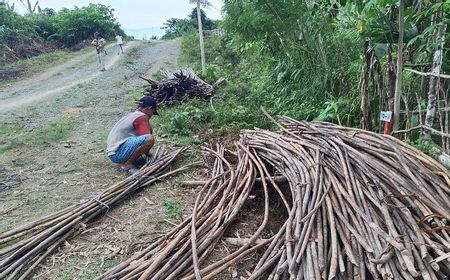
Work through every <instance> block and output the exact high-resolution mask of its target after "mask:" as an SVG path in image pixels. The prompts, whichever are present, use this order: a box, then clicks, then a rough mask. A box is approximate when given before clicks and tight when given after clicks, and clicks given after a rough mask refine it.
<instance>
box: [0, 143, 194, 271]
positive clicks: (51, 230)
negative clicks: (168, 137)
mask: <svg viewBox="0 0 450 280" xmlns="http://www.w3.org/2000/svg"><path fill="white" fill-rule="evenodd" d="M185 150H186V148H181V149H178V150H176V151H173V152H170V153H167V152H165V151H163V150H158V152H156V153H155V154H154V156H153V157H152V159H151V160H150V161H149V162H148V163H147V164H146V165H145V166H144V167H142V168H141V169H140V170H139V172H137V173H135V174H134V175H133V176H130V177H128V178H126V179H124V180H122V181H120V182H118V183H116V184H114V185H112V186H110V187H109V188H107V189H106V190H105V191H103V192H102V193H100V194H98V195H97V196H95V197H94V198H92V199H88V200H86V201H84V202H82V203H79V204H76V205H73V206H71V207H68V208H66V209H63V210H61V211H59V212H57V213H54V214H51V215H48V216H46V217H44V218H42V219H39V220H37V221H35V222H32V223H29V224H26V225H24V226H21V227H18V228H16V229H13V230H10V231H8V232H4V233H2V234H0V279H17V278H18V279H26V277H28V276H29V275H30V274H31V273H32V272H33V270H34V269H35V268H36V267H37V266H38V265H39V264H40V263H41V262H43V261H44V260H45V259H46V257H47V256H48V255H49V254H51V253H52V252H53V251H54V250H55V249H57V248H58V247H59V246H60V245H61V243H63V242H64V241H65V240H67V239H68V238H70V237H73V236H74V235H76V234H77V233H79V231H80V230H83V228H84V227H86V225H87V224H89V222H91V221H92V220H94V219H95V218H98V217H99V216H101V215H103V214H104V213H106V212H108V211H109V210H110V208H111V207H113V206H115V205H116V204H118V203H119V202H120V201H122V200H123V199H124V198H126V197H127V196H128V195H129V194H131V193H132V192H134V191H136V190H137V189H139V188H142V187H144V186H148V185H149V184H151V183H153V182H155V181H157V180H161V179H163V178H166V177H167V176H171V175H174V174H175V173H178V172H181V171H183V170H185V169H187V168H188V167H189V166H193V165H195V164H198V163H193V164H190V165H188V166H184V167H181V168H179V169H176V170H173V171H169V172H166V171H167V168H168V167H169V166H170V164H171V163H172V162H173V160H174V159H175V158H176V157H177V156H179V155H180V154H181V153H182V152H184V151H185Z"/></svg>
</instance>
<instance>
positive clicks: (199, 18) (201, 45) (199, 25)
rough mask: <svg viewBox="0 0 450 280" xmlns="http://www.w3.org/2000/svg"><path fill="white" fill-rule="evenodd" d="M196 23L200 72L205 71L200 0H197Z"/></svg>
mask: <svg viewBox="0 0 450 280" xmlns="http://www.w3.org/2000/svg"><path fill="white" fill-rule="evenodd" d="M197 22H198V35H199V37H200V58H201V63H202V71H205V45H204V43H203V25H202V14H201V10H200V0H197Z"/></svg>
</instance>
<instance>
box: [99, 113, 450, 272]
mask: <svg viewBox="0 0 450 280" xmlns="http://www.w3.org/2000/svg"><path fill="white" fill-rule="evenodd" d="M278 125H279V127H280V131H278V132H271V131H266V130H258V129H255V130H248V131H244V132H242V134H241V139H240V141H239V142H237V143H236V151H235V152H233V154H234V155H235V159H234V160H233V161H229V160H227V159H226V158H225V157H224V148H223V147H221V146H219V147H218V148H217V149H216V150H215V151H211V150H209V152H210V153H212V154H213V155H214V156H215V163H214V165H213V168H212V171H211V179H210V180H209V181H207V182H206V183H205V184H204V185H203V186H202V188H201V189H200V190H199V194H198V196H197V199H196V202H195V205H194V208H193V212H192V215H191V216H190V217H189V218H187V219H186V220H184V221H183V222H182V223H181V224H179V225H178V226H177V227H175V228H174V229H173V230H172V231H170V232H168V233H167V234H166V235H165V236H163V237H161V238H160V239H158V240H157V241H155V242H153V243H152V244H150V245H149V246H148V247H147V248H146V249H144V250H143V251H141V252H138V253H136V254H135V255H134V256H132V257H131V258H130V259H128V260H127V261H125V262H123V263H121V264H119V265H118V266H116V267H114V268H112V269H111V270H110V271H108V272H106V273H105V274H103V275H102V276H100V277H99V279H140V280H143V279H183V280H191V279H197V280H199V279H214V278H216V277H218V275H220V274H223V273H224V272H225V271H226V270H227V269H228V268H230V267H231V266H235V265H236V264H237V263H239V261H241V260H242V259H243V258H244V257H247V256H249V255H252V254H253V255H256V256H257V257H256V258H257V262H256V263H255V264H254V267H253V269H252V271H251V273H250V275H245V278H246V279H247V280H254V279H270V280H275V279H407V280H412V279H430V280H434V279H447V275H450V261H449V259H450V236H449V234H450V227H449V226H448V225H447V221H449V219H450V205H449V204H448V202H449V201H450V186H449V185H450V174H449V172H448V170H446V169H445V168H444V167H442V166H441V165H439V164H438V163H437V162H436V161H434V160H433V159H432V158H430V157H428V156H426V155H425V154H423V153H422V152H420V151H417V150H415V149H414V148H412V147H410V146H408V145H406V144H404V143H402V142H401V141H398V140H397V139H395V138H393V137H391V136H384V135H378V134H375V133H372V132H368V131H364V130H358V129H353V128H346V127H342V126H338V125H334V124H329V123H320V122H312V123H309V122H300V121H296V120H293V119H290V118H287V117H283V118H282V119H281V123H279V124H278ZM230 162H236V164H231V163H230ZM274 175H277V176H280V175H282V176H284V177H285V178H286V180H287V183H277V182H275V181H274V180H259V183H256V178H270V177H271V176H274ZM267 181H269V182H267ZM257 188H258V189H259V188H260V189H261V191H260V192H261V193H262V196H263V197H262V198H261V201H262V204H263V205H262V209H263V214H262V217H261V218H260V219H258V221H261V223H260V225H259V227H258V229H257V230H256V231H255V232H254V234H252V235H251V236H246V237H245V238H244V239H243V240H245V242H244V245H241V246H239V247H238V248H237V249H236V250H234V251H231V252H230V253H229V254H228V255H225V256H223V258H221V259H220V260H219V261H216V262H214V263H210V262H208V257H209V256H210V255H211V253H212V252H213V251H214V249H215V248H216V246H217V244H218V243H219V242H220V240H222V239H225V236H224V235H225V234H226V230H227V228H229V226H230V225H231V224H232V223H233V221H235V220H236V216H237V214H238V213H239V211H241V210H242V207H243V205H244V204H245V202H246V200H247V199H249V195H250V193H251V192H252V191H256V189H257ZM271 189H272V190H271ZM270 191H272V193H275V194H276V196H277V197H278V199H279V201H281V202H282V203H281V205H282V207H283V208H284V209H285V212H286V213H287V215H286V216H285V221H284V224H283V225H282V226H280V227H279V229H278V231H277V232H275V233H273V234H272V235H271V236H267V234H268V231H265V229H266V228H267V225H268V224H269V223H270V213H269V212H270V211H269V209H270V202H269V201H272V200H273V197H271V199H270V200H269V193H270ZM263 233H264V236H262V234H263Z"/></svg>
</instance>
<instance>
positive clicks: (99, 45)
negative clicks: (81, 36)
mask: <svg viewBox="0 0 450 280" xmlns="http://www.w3.org/2000/svg"><path fill="white" fill-rule="evenodd" d="M91 45H93V46H95V50H96V51H97V55H98V63H99V66H100V71H105V70H106V68H105V55H107V53H106V51H105V45H106V41H105V39H103V38H102V36H101V34H100V33H98V32H95V33H94V40H92V42H91Z"/></svg>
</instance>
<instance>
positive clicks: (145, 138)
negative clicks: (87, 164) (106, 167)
mask: <svg viewBox="0 0 450 280" xmlns="http://www.w3.org/2000/svg"><path fill="white" fill-rule="evenodd" d="M153 115H158V111H157V110H156V100H155V99H154V98H153V97H151V96H144V97H143V98H141V99H140V100H139V103H138V107H137V109H136V110H135V111H134V112H131V113H129V114H127V115H125V116H124V117H122V118H121V119H120V120H119V121H118V122H117V123H116V124H115V125H114V126H113V128H112V129H111V131H110V132H109V135H108V141H107V144H108V148H107V151H108V157H109V159H110V160H111V161H112V162H114V163H118V164H120V165H121V168H122V170H124V171H127V172H128V173H130V174H134V173H136V172H137V171H138V168H140V167H142V165H143V164H142V161H144V163H145V160H144V158H143V157H141V156H142V155H144V154H147V155H148V152H149V151H150V149H151V148H152V147H153V145H154V144H155V137H154V136H153V129H152V126H151V124H150V119H151V118H152V117H153Z"/></svg>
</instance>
